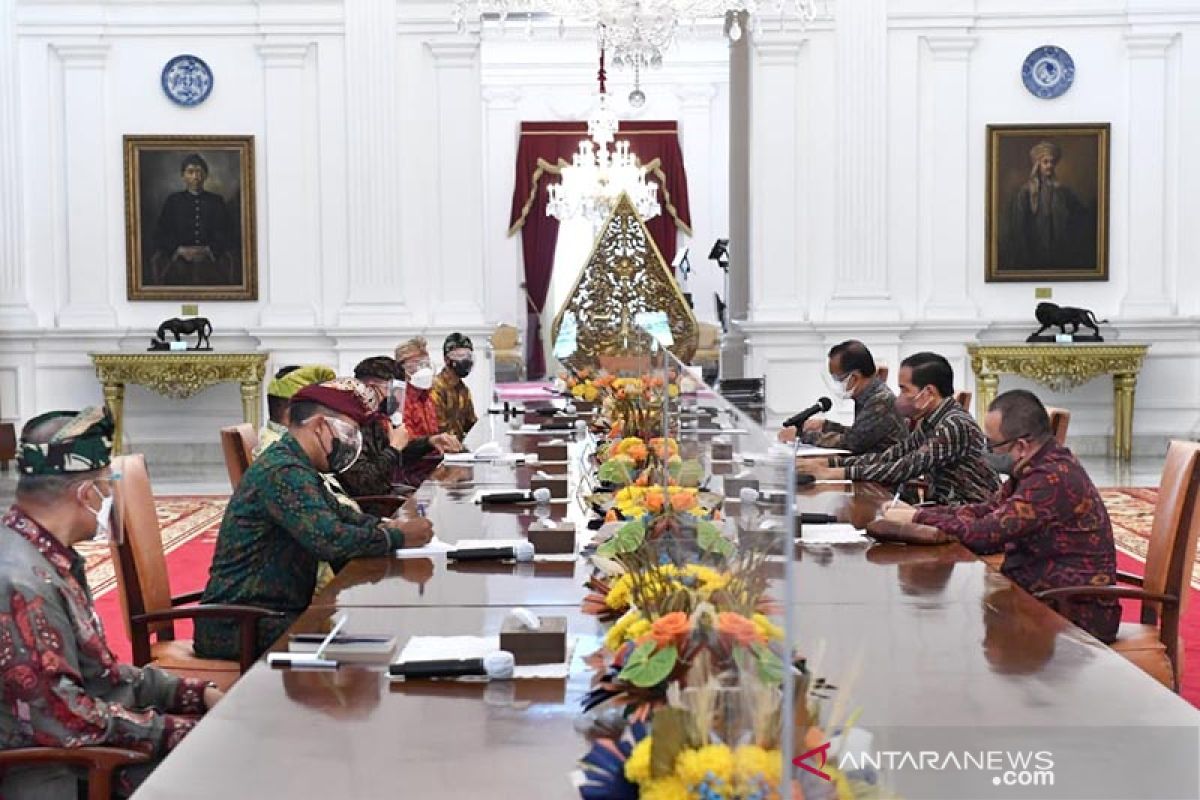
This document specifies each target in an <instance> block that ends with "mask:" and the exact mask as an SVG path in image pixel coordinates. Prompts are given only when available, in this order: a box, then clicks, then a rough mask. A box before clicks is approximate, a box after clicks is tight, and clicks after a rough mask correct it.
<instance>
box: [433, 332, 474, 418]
mask: <svg viewBox="0 0 1200 800" xmlns="http://www.w3.org/2000/svg"><path fill="white" fill-rule="evenodd" d="M442 355H443V356H445V359H446V366H444V367H443V368H442V371H441V372H439V373H438V375H437V378H436V379H435V380H434V382H433V404H434V406H435V407H436V408H437V415H438V426H439V427H440V428H441V429H442V430H443V431H446V432H447V433H451V434H453V435H454V436H456V437H457V438H458V439H460V440H461V439H462V438H463V437H464V436H466V435H467V433H468V432H469V431H470V430H471V428H473V427H475V423H476V421H477V418H476V416H475V402H474V401H473V400H472V399H471V390H470V389H469V388H468V387H467V384H466V383H464V382H463V379H464V378H466V377H467V376H468V375H470V374H471V368H472V367H473V366H474V365H475V348H474V347H473V346H472V345H471V340H470V339H469V338H468V337H466V336H463V335H462V334H461V333H452V334H450V335H449V336H447V337H446V341H445V342H444V343H443V344H442Z"/></svg>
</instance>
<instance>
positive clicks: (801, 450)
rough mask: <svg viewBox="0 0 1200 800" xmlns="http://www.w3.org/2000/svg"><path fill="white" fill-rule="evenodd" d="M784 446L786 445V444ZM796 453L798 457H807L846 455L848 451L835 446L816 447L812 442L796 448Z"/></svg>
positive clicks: (848, 453)
mask: <svg viewBox="0 0 1200 800" xmlns="http://www.w3.org/2000/svg"><path fill="white" fill-rule="evenodd" d="M784 446H785V447H786V446H787V445H784ZM788 449H789V450H790V449H791V448H790V447H788ZM796 455H797V456H799V457H800V458H808V457H809V456H813V457H818V456H827V457H831V456H848V455H850V451H849V450H841V449H839V448H836V447H817V446H816V445H813V444H802V445H800V446H799V447H797V448H796Z"/></svg>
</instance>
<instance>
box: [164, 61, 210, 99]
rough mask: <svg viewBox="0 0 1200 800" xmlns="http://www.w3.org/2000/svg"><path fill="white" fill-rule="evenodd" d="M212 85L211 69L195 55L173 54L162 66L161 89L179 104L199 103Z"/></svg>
mask: <svg viewBox="0 0 1200 800" xmlns="http://www.w3.org/2000/svg"><path fill="white" fill-rule="evenodd" d="M212 87H213V74H212V70H211V69H209V68H208V64H205V63H204V61H203V60H202V59H200V58H197V57H196V56H189V55H182V56H175V57H174V58H172V59H171V60H170V61H168V62H167V65H166V66H165V67H163V71H162V88H163V91H164V92H165V93H166V95H167V97H169V98H171V99H172V100H174V101H175V102H176V103H179V105H181V106H198V105H200V104H201V103H203V102H204V101H205V100H206V99H208V95H209V93H211V92H212Z"/></svg>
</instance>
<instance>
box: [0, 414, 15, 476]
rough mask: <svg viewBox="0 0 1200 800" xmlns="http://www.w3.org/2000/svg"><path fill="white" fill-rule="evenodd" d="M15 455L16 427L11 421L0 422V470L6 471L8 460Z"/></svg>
mask: <svg viewBox="0 0 1200 800" xmlns="http://www.w3.org/2000/svg"><path fill="white" fill-rule="evenodd" d="M16 457H17V429H16V427H14V426H13V424H12V423H11V422H0V472H8V462H9V461H12V460H13V459H14V458H16Z"/></svg>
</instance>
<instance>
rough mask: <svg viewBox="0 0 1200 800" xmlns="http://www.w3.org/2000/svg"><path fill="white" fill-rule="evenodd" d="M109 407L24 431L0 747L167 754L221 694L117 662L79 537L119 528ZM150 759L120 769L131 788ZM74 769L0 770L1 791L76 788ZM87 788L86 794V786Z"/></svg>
mask: <svg viewBox="0 0 1200 800" xmlns="http://www.w3.org/2000/svg"><path fill="white" fill-rule="evenodd" d="M112 435H113V421H112V417H111V416H110V415H109V414H108V412H107V410H106V409H96V408H90V409H85V410H83V411H81V412H74V411H56V412H51V413H49V414H43V415H41V416H39V417H36V418H35V419H32V420H30V421H29V422H28V423H27V424H26V425H25V427H24V429H23V430H22V432H21V442H20V448H19V455H18V458H17V461H18V466H19V468H20V478H19V481H18V483H17V499H16V504H15V505H13V507H12V508H11V509H10V510H9V511H8V513H7V514H6V515H4V517H3V519H2V520H0V689H2V691H0V749H8V748H19V747H35V746H39V745H40V746H55V747H80V746H86V745H109V746H116V747H127V748H132V749H136V750H141V751H143V752H145V753H149V754H151V755H153V756H155V757H161V756H163V755H165V754H166V753H167V752H169V751H170V750H171V749H172V748H173V747H175V745H177V744H178V743H179V742H180V741H181V740H182V739H183V737H184V736H185V735H186V734H187V733H188V732H189V731H190V730H191V729H192V728H193V727H194V726H195V724H196V721H197V718H198V717H199V715H201V714H203V713H204V712H205V711H206V710H207V709H208V708H210V707H211V706H212V705H213V704H214V703H216V702H217V701H218V700H219V699H220V698H221V692H219V691H218V690H217V689H216V688H214V687H213V686H212V685H210V684H208V683H206V682H204V681H200V680H195V679H186V678H179V677H176V676H174V675H171V674H169V673H167V672H164V671H162V670H159V669H156V668H154V667H142V668H138V667H132V666H129V665H127V664H119V663H117V659H116V657H115V656H114V655H113V654H112V651H111V650H109V647H108V643H107V642H106V641H105V638H104V631H103V630H102V628H101V627H100V620H99V617H98V616H97V615H96V611H95V608H94V607H93V605H92V594H91V591H90V589H89V588H88V584H87V578H86V576H85V574H84V562H83V559H82V558H81V557H80V556H79V555H78V554H77V553H76V552H75V550H74V549H73V548H74V545H76V544H78V543H80V542H83V541H86V540H88V539H91V538H93V537H94V536H96V535H97V534H107V533H108V532H110V531H112V530H115V529H116V528H117V524H118V523H117V521H116V520H114V518H113V513H112V508H113V487H112V484H113V482H114V481H115V480H117V478H118V476H116V475H113V474H112V472H111V471H110V468H109V462H110V459H111V455H110V454H111V449H112ZM148 771H149V770H148V769H146V768H139V769H136V770H129V769H127V770H124V771H122V773H121V774H120V776H119V777H120V784H121V785H120V787H119V789H120V791H121V792H122V793H127V792H129V791H132V789H133V787H134V786H135V785H136V784H137V783H138V782H139V781H140V780H141V779H143V778H144V777H145V776H146V774H147V773H148ZM80 777H82V772H76V771H75V770H72V769H70V768H68V767H62V766H46V767H30V768H14V769H10V770H7V771H5V772H2V773H0V797H6V798H14V799H15V798H22V799H23V800H29V799H39V800H40V799H42V798H45V800H50V799H51V798H63V797H71V798H73V797H76V796H77V790H78V779H79V778H80ZM80 796H81V795H80Z"/></svg>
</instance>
